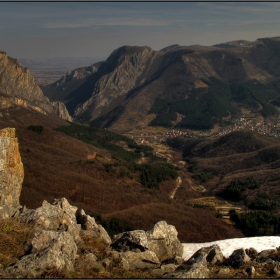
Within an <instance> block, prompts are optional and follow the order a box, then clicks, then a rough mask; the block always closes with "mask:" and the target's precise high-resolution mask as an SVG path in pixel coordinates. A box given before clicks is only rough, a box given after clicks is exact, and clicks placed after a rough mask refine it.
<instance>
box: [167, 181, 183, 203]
mask: <svg viewBox="0 0 280 280" xmlns="http://www.w3.org/2000/svg"><path fill="white" fill-rule="evenodd" d="M176 181H177V185H176V187H175V188H174V190H173V192H172V194H171V195H170V198H171V199H173V198H174V196H175V194H176V192H177V190H178V189H179V187H180V186H181V184H182V179H181V177H178V178H177V179H176Z"/></svg>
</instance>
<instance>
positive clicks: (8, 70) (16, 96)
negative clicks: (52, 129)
mask: <svg viewBox="0 0 280 280" xmlns="http://www.w3.org/2000/svg"><path fill="white" fill-rule="evenodd" d="M0 105H1V108H9V107H11V106H12V105H18V106H23V107H26V108H30V109H32V110H35V111H37V112H40V113H43V114H50V113H56V114H57V115H58V116H60V117H62V118H64V117H65V118H66V119H67V120H70V119H69V114H68V111H67V109H66V108H65V106H64V107H63V105H61V104H59V105H58V104H52V103H51V102H50V101H49V99H48V98H47V97H46V96H44V94H43V92H42V90H41V89H40V87H39V86H38V85H37V84H36V83H35V81H34V77H33V76H32V74H31V73H30V71H29V70H28V69H27V68H23V67H22V65H21V63H20V61H19V60H18V59H14V58H11V57H9V56H8V55H7V54H6V53H5V52H1V51H0ZM66 111H67V113H66Z"/></svg>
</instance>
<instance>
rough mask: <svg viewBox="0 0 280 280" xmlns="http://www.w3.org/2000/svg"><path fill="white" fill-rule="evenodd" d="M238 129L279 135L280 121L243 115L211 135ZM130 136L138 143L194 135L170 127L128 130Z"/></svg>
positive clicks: (202, 132)
mask: <svg viewBox="0 0 280 280" xmlns="http://www.w3.org/2000/svg"><path fill="white" fill-rule="evenodd" d="M238 130H247V131H248V130H249V131H255V132H258V133H260V134H265V135H270V136H274V137H280V123H272V122H264V121H255V120H252V119H245V118H244V117H241V118H239V119H238V120H236V121H235V122H234V123H233V124H232V125H228V126H226V127H223V128H221V129H220V131H219V132H217V133H216V134H215V135H214V134H212V136H223V135H226V134H228V133H230V132H233V131H238ZM210 135H211V133H210V131H201V132H199V133H196V134H195V136H196V137H207V136H210ZM129 136H130V138H132V139H134V140H135V141H136V142H137V143H140V144H144V145H145V144H147V145H148V144H149V143H155V142H157V143H160V142H162V141H164V140H165V139H166V138H169V137H178V136H184V137H189V138H191V137H194V133H193V132H191V131H189V130H187V129H186V130H179V129H171V130H168V131H166V132H164V133H155V132H146V133H132V132H130V135H129Z"/></svg>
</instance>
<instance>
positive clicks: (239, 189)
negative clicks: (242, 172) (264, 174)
mask: <svg viewBox="0 0 280 280" xmlns="http://www.w3.org/2000/svg"><path fill="white" fill-rule="evenodd" d="M259 185H260V184H259V182H258V181H255V180H254V179H252V178H247V179H242V180H237V181H232V182H231V183H230V184H229V185H228V186H227V187H226V188H225V189H224V190H222V191H221V192H220V193H218V195H219V196H221V197H223V198H225V199H229V200H233V201H240V200H241V199H243V198H244V197H243V192H244V191H245V190H248V189H249V190H253V189H256V188H258V187H259Z"/></svg>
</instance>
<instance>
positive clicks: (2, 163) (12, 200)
mask: <svg viewBox="0 0 280 280" xmlns="http://www.w3.org/2000/svg"><path fill="white" fill-rule="evenodd" d="M23 177H24V170H23V163H22V162H21V157H20V153H19V144H18V139H17V138H16V137H15V128H4V129H2V130H0V206H4V205H6V206H18V205H19V198H20V193H21V189H22V182H23Z"/></svg>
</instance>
